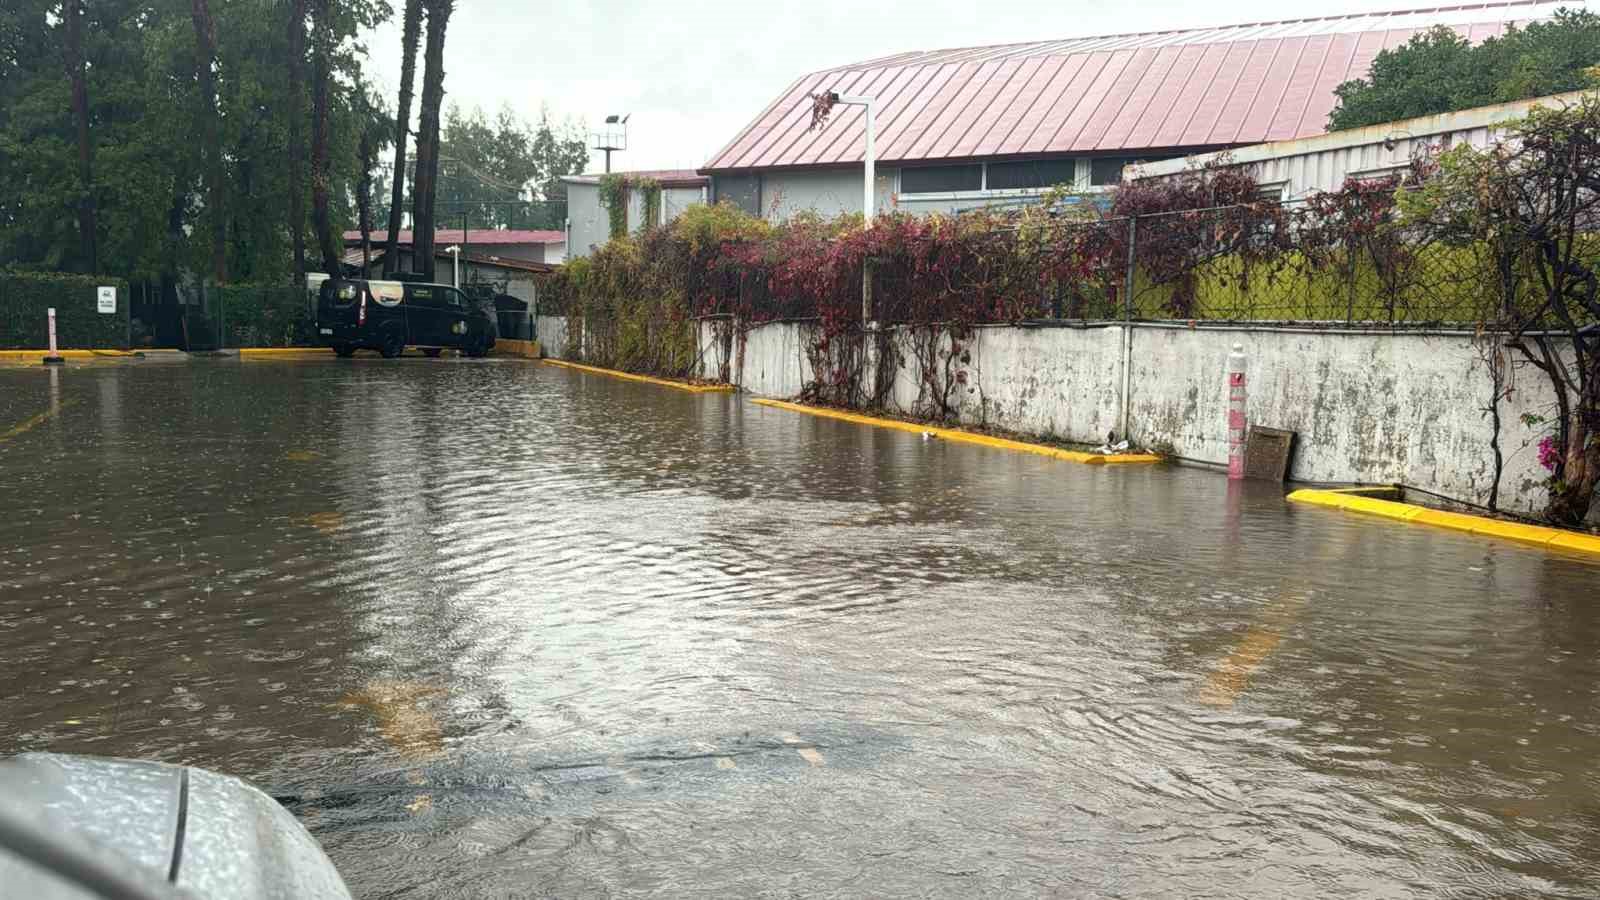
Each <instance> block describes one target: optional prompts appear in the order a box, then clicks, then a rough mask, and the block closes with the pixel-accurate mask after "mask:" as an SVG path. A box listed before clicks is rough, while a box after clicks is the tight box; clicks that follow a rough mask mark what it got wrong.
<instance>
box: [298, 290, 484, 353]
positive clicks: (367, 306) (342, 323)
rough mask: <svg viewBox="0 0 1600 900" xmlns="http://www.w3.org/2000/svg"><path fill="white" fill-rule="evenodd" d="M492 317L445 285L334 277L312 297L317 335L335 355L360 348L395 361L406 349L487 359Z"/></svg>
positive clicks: (458, 292)
mask: <svg viewBox="0 0 1600 900" xmlns="http://www.w3.org/2000/svg"><path fill="white" fill-rule="evenodd" d="M494 335H495V325H494V317H493V316H492V315H490V314H489V313H488V312H486V311H484V309H483V308H482V305H481V304H479V303H478V302H476V301H474V300H472V299H470V298H468V297H467V296H466V295H465V294H463V293H462V292H461V291H459V290H457V289H455V288H453V287H451V286H449V285H448V284H417V283H413V282H403V281H367V280H362V279H343V278H340V279H333V278H330V279H328V280H327V281H324V282H323V283H322V291H321V293H320V294H319V295H318V297H317V337H318V339H319V340H321V342H322V343H324V344H327V345H328V346H329V347H332V348H333V352H334V353H337V354H338V355H340V356H350V355H351V354H353V353H355V352H356V351H357V350H359V349H362V348H363V347H364V348H366V349H369V350H376V351H378V352H379V353H381V354H383V355H384V357H385V358H390V359H392V358H394V357H396V356H399V355H400V354H401V353H403V352H404V351H405V349H406V347H408V346H409V347H418V348H420V349H421V350H422V352H423V353H425V354H427V355H428V356H438V355H439V351H441V350H443V349H445V348H446V347H454V348H456V349H459V350H460V351H461V352H462V353H465V354H466V355H467V356H473V357H478V356H487V355H488V353H489V349H490V348H491V347H493V346H494Z"/></svg>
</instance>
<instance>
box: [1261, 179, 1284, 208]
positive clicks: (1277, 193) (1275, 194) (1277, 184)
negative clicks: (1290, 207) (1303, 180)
mask: <svg viewBox="0 0 1600 900" xmlns="http://www.w3.org/2000/svg"><path fill="white" fill-rule="evenodd" d="M1288 187H1289V182H1287V181H1272V182H1268V183H1266V184H1261V185H1257V186H1256V199H1257V200H1265V201H1266V202H1268V203H1282V202H1283V195H1284V192H1285V190H1286V189H1287V188H1288Z"/></svg>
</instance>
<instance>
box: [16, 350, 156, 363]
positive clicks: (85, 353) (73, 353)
mask: <svg viewBox="0 0 1600 900" xmlns="http://www.w3.org/2000/svg"><path fill="white" fill-rule="evenodd" d="M134 352H135V351H133V350H57V351H56V355H57V356H59V357H61V358H62V359H96V358H99V357H114V358H123V357H131V356H133V354H134ZM49 355H50V351H49V350H0V360H3V361H6V362H39V361H40V360H42V359H44V358H45V357H46V356H49Z"/></svg>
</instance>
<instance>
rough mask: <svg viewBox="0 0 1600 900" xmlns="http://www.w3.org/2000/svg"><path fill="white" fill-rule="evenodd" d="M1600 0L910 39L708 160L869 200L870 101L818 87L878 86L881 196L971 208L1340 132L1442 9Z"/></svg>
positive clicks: (1455, 12)
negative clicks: (821, 97)
mask: <svg viewBox="0 0 1600 900" xmlns="http://www.w3.org/2000/svg"><path fill="white" fill-rule="evenodd" d="M1584 5H1585V2H1584V0H1564V2H1550V0H1516V2H1491V3H1483V4H1474V5H1463V6H1446V7H1435V8H1431V9H1420V10H1405V11H1398V12H1387V13H1366V14H1357V15H1344V16H1325V17H1320V18H1305V19H1294V20H1286V21H1281V22H1263V23H1257V24H1250V25H1235V26H1229V27H1223V28H1209V29H1195V30H1187V31H1158V32H1147V33H1141V34H1121V35H1106V36H1100V37H1083V38H1072V39H1068V40H1056V41H1039V42H1033V43H1026V44H1008V45H1001V46H992V47H971V48H962V49H952V50H936V51H929V52H915V53H903V54H899V55H896V56H890V57H885V58H881V59H875V60H869V61H866V62H861V63H856V64H853V65H847V66H840V67H837V68H831V69H826V70H823V71H820V72H813V73H811V74H809V75H805V76H803V77H801V78H800V79H798V80H796V81H795V82H794V83H793V84H791V85H790V86H789V87H788V88H787V89H786V90H785V91H784V92H783V94H782V95H780V96H779V97H778V98H777V99H776V100H774V101H773V102H772V103H771V104H770V105H769V106H768V107H767V108H766V109H765V110H763V111H762V112H761V114H760V115H758V116H757V117H756V118H755V120H754V121H752V122H751V123H750V124H749V125H747V126H746V127H745V128H744V129H743V130H742V131H740V132H739V134H738V135H737V136H736V137H734V139H733V140H732V141H730V142H729V143H728V144H727V146H726V147H724V148H723V149H722V150H721V151H720V152H718V153H717V154H716V155H715V156H713V157H712V158H711V159H710V160H709V161H708V162H707V163H706V164H705V165H704V166H702V167H701V169H700V171H701V172H702V173H704V174H708V175H710V176H712V179H713V196H714V197H715V198H716V199H718V200H730V201H732V202H735V203H739V204H740V205H742V206H745V207H746V208H747V209H750V210H751V211H753V212H755V211H759V213H760V214H762V215H766V216H768V217H773V218H777V217H782V216H784V215H787V214H788V213H791V212H794V211H796V210H799V209H808V208H809V209H817V210H818V211H821V212H825V213H837V212H851V211H859V210H860V209H861V202H862V201H861V195H862V186H861V163H862V159H863V156H864V147H865V140H864V134H863V132H864V113H863V111H862V109H861V108H860V107H857V106H840V107H836V108H835V110H834V111H833V114H832V116H831V117H830V118H829V120H828V121H827V122H826V124H825V125H824V126H823V127H820V128H812V127H811V125H812V121H811V120H812V115H811V111H812V101H811V95H812V94H815V93H820V92H824V91H835V92H838V93H840V94H855V95H866V96H870V97H873V98H874V99H875V102H876V129H875V132H876V149H877V153H876V158H877V163H878V168H877V173H876V176H877V177H876V178H875V181H876V185H875V195H876V205H877V207H878V209H879V210H880V211H882V210H886V209H890V208H906V209H913V210H919V211H924V210H935V209H943V210H948V209H956V208H961V207H963V206H973V205H981V204H982V203H989V202H996V201H998V200H1005V199H1009V198H1026V197H1027V196H1029V195H1030V194H1033V195H1036V194H1038V193H1039V192H1041V191H1042V190H1044V189H1046V188H1048V187H1049V186H1050V185H1054V184H1058V183H1062V182H1068V183H1072V184H1074V185H1075V186H1076V187H1077V188H1079V189H1081V190H1094V189H1096V188H1102V187H1104V186H1106V185H1109V184H1112V183H1115V182H1116V181H1117V180H1119V179H1120V177H1121V171H1122V168H1123V166H1124V165H1125V164H1127V163H1130V162H1134V161H1138V160H1155V159H1164V158H1170V157H1175V156H1186V155H1190V154H1194V153H1202V152H1208V151H1215V150H1222V149H1227V148H1231V147H1240V146H1245V145H1250V144H1257V143H1261V142H1264V141H1281V140H1292V139H1296V138H1303V137H1307V136H1311V135H1316V134H1320V133H1322V132H1324V131H1326V124H1327V119H1328V114H1329V113H1330V112H1331V111H1332V109H1333V107H1334V103H1335V95H1334V88H1335V87H1337V86H1338V85H1339V84H1341V83H1343V82H1345V81H1348V80H1350V79H1354V78H1360V77H1363V76H1364V75H1366V73H1367V69H1368V67H1369V66H1370V65H1371V63H1372V60H1373V58H1374V57H1375V56H1376V55H1377V54H1378V53H1379V51H1381V50H1384V49H1388V48H1393V47H1397V46H1400V45H1401V44H1404V43H1405V42H1406V41H1407V40H1409V39H1410V38H1411V37H1412V36H1413V35H1416V34H1418V33H1421V32H1424V31H1426V30H1427V29H1429V28H1431V27H1433V26H1435V25H1447V26H1449V27H1451V28H1453V29H1455V30H1456V31H1457V32H1459V33H1460V34H1462V35H1463V36H1466V37H1468V38H1469V39H1471V40H1474V41H1481V40H1484V39H1486V38H1488V37H1491V36H1493V35H1498V34H1501V33H1503V32H1504V31H1505V30H1506V28H1507V27H1508V26H1510V25H1512V24H1517V25H1523V24H1526V23H1528V22H1530V21H1534V20H1539V19H1545V18H1549V17H1550V16H1552V15H1553V14H1554V12H1555V10H1556V9H1558V8H1560V7H1562V6H1567V7H1582V6H1584Z"/></svg>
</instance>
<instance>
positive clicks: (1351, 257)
mask: <svg viewBox="0 0 1600 900" xmlns="http://www.w3.org/2000/svg"><path fill="white" fill-rule="evenodd" d="M1346 248H1347V249H1346V250H1345V254H1344V255H1345V263H1346V265H1347V266H1348V269H1349V271H1348V272H1347V273H1346V274H1345V277H1344V281H1345V288H1344V293H1345V307H1346V308H1345V314H1344V322H1345V324H1346V325H1354V324H1355V323H1356V248H1355V244H1354V242H1351V243H1349V244H1347V245H1346Z"/></svg>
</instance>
